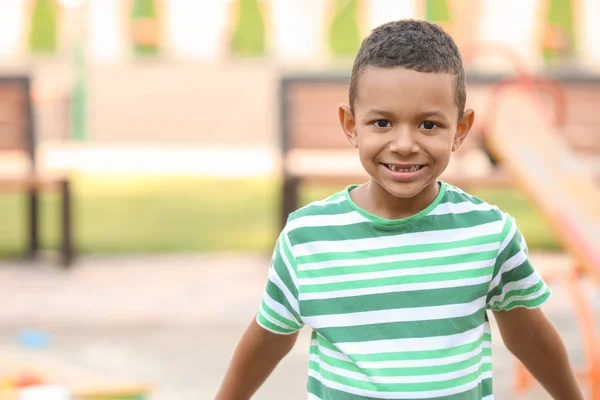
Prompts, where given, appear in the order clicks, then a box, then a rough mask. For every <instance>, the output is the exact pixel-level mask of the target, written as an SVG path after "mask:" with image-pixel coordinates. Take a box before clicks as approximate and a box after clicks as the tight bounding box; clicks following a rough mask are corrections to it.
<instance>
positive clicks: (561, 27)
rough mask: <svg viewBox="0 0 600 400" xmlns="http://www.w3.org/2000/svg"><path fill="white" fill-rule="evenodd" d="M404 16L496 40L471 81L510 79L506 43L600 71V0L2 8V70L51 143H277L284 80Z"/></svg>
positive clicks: (168, 1)
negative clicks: (17, 81) (20, 86)
mask: <svg viewBox="0 0 600 400" xmlns="http://www.w3.org/2000/svg"><path fill="white" fill-rule="evenodd" d="M400 18H423V19H428V20H431V21H434V22H437V23H439V24H441V25H442V26H444V27H445V28H446V29H447V30H448V31H450V32H451V33H452V34H453V36H454V37H455V38H456V40H457V42H458V43H459V46H460V47H461V49H463V51H464V52H465V54H466V53H468V52H470V51H471V49H472V48H473V46H474V45H477V44H478V43H484V44H485V45H484V46H483V47H481V48H483V49H484V50H486V51H485V52H480V53H477V54H479V55H475V56H474V57H472V58H471V57H469V65H468V67H469V69H470V70H477V71H478V72H484V73H499V72H500V73H510V72H511V71H512V70H514V65H512V64H510V63H508V62H506V58H505V57H500V56H499V55H498V54H499V52H498V51H496V52H495V53H494V51H492V50H494V49H502V48H503V47H502V46H504V48H506V47H508V48H510V49H511V51H513V52H514V53H516V54H517V55H518V57H519V58H520V59H521V60H522V61H521V62H522V63H523V66H524V67H525V68H527V69H529V70H531V71H533V72H540V71H568V72H570V73H578V74H600V41H598V40H597V39H596V40H595V38H598V37H600V3H599V2H598V1H597V0H504V1H497V0H403V1H398V0H2V1H0V73H13V72H15V71H18V72H20V73H22V72H24V71H25V72H26V73H29V74H31V76H33V77H34V83H35V99H36V105H37V107H36V112H37V117H38V119H39V123H38V126H39V132H38V133H39V135H40V136H41V137H42V138H43V139H48V140H53V139H65V138H70V139H73V140H90V139H93V140H96V141H109V142H111V141H117V142H137V141H140V140H147V141H155V142H161V141H175V142H177V141H181V142H188V141H199V142H201V143H204V144H213V143H227V142H229V141H231V142H235V143H237V144H256V143H258V144H265V143H269V142H270V141H272V138H273V137H274V132H273V131H274V126H273V124H274V121H273V119H274V117H273V116H272V115H265V113H267V112H268V110H270V109H271V108H272V105H273V101H274V98H273V96H274V93H275V86H274V85H275V80H274V77H275V76H276V75H277V73H278V72H279V71H282V70H289V69H295V70H316V71H322V70H330V69H335V70H340V69H341V70H347V68H348V66H349V63H350V62H351V60H352V56H353V54H354V52H355V51H356V49H357V48H358V46H359V45H360V40H361V38H362V37H364V36H365V35H367V34H368V33H369V31H370V30H371V29H372V28H374V27H375V26H378V25H380V24H382V23H384V22H387V21H390V20H395V19H400ZM490 44H494V45H493V46H492V45H490ZM242 88H243V89H242ZM207 105H210V110H209V109H208V108H207ZM249 105H250V106H249ZM115 110H118V113H117V112H115ZM173 116H176V118H174V117H173ZM232 116H235V118H232ZM238 121H245V125H246V126H252V127H253V128H254V130H255V131H254V132H253V134H252V136H251V137H250V138H249V137H241V138H240V136H239V135H238V134H237V132H238V131H239V127H238ZM216 132H218V134H216Z"/></svg>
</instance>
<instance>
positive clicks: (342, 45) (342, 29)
mask: <svg viewBox="0 0 600 400" xmlns="http://www.w3.org/2000/svg"><path fill="white" fill-rule="evenodd" d="M360 42H361V33H360V27H359V25H358V0H336V3H335V14H334V18H333V21H332V23H331V25H330V27H329V48H330V50H331V52H332V53H333V55H334V56H335V57H341V58H346V57H352V56H354V55H355V54H356V52H357V51H358V49H359V47H360Z"/></svg>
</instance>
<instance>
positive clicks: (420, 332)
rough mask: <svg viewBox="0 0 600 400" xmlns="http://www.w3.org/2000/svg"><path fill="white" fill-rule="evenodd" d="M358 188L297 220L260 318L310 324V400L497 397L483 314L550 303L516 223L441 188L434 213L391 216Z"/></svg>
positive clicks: (277, 327)
mask: <svg viewBox="0 0 600 400" xmlns="http://www.w3.org/2000/svg"><path fill="white" fill-rule="evenodd" d="M355 187H356V185H353V186H349V187H347V188H346V189H345V190H343V191H341V192H339V193H337V194H334V195H333V196H331V197H329V198H327V199H324V200H321V201H317V202H314V203H311V204H309V205H307V206H306V207H303V208H301V209H299V210H297V211H295V212H293V213H292V214H291V215H290V217H289V218H288V221H287V224H286V226H285V228H284V229H283V230H282V232H281V234H280V236H279V238H278V241H277V244H276V247H275V251H274V253H273V258H272V262H271V266H270V269H269V280H268V283H267V286H266V290H265V292H264V295H263V299H262V303H261V306H260V310H259V312H258V315H257V322H258V323H259V324H260V325H261V326H262V327H263V328H265V329H267V330H269V331H272V332H275V333H278V334H290V333H293V332H295V331H297V330H299V329H301V328H302V327H303V326H304V325H307V326H308V327H310V328H312V341H311V346H310V359H309V372H308V398H309V399H313V400H314V399H322V400H329V399H344V400H355V399H370V398H373V399H440V400H441V399H444V400H475V399H477V400H479V399H486V400H489V399H492V398H493V394H492V361H491V334H490V326H489V322H488V317H487V313H486V310H509V309H511V308H514V307H519V306H521V307H528V308H531V307H538V306H540V305H541V304H542V303H544V302H545V301H546V299H547V298H548V296H549V295H550V290H549V289H548V287H547V286H546V285H545V283H544V282H543V281H542V279H541V278H540V276H539V275H538V273H537V272H536V271H535V270H534V269H533V267H532V265H531V264H530V262H529V259H528V252H527V247H526V244H525V240H524V239H523V237H522V235H521V233H520V232H519V230H518V228H517V226H516V224H515V221H514V219H513V218H512V217H511V216H509V215H508V214H506V213H504V212H502V211H500V210H499V209H498V208H497V207H495V206H492V205H489V204H487V203H485V202H484V201H482V200H480V199H478V198H476V197H474V196H471V195H469V194H467V193H465V192H464V191H462V190H460V189H458V188H456V187H454V186H451V185H448V184H446V183H444V182H440V191H439V194H438V196H437V197H436V199H435V201H434V202H433V203H432V204H431V205H430V206H429V207H427V208H426V209H424V210H422V211H421V212H419V213H418V214H415V215H413V216H411V217H408V218H404V219H399V220H387V219H383V218H379V217H377V216H375V215H372V214H370V213H368V212H366V211H365V210H363V209H361V208H360V207H358V206H357V205H356V204H355V203H354V202H353V201H352V199H351V198H350V191H351V190H352V189H354V188H355Z"/></svg>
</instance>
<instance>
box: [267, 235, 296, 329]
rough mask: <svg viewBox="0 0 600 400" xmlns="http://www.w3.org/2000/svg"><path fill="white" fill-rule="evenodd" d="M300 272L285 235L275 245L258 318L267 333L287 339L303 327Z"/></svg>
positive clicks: (280, 236)
mask: <svg viewBox="0 0 600 400" xmlns="http://www.w3.org/2000/svg"><path fill="white" fill-rule="evenodd" d="M297 271H298V268H297V266H296V262H295V260H294V257H293V255H292V252H291V249H290V244H289V239H288V238H287V236H286V234H285V233H283V232H282V233H281V234H280V235H279V238H278V239H277V243H276V244H275V249H274V251H273V256H272V258H271V265H270V267H269V279H268V281H267V285H266V288H265V290H264V292H263V297H262V301H261V304H260V309H259V311H258V314H257V316H256V322H257V323H258V324H259V325H260V326H262V327H263V328H265V329H266V330H268V331H271V332H273V333H276V334H283V335H285V334H292V333H294V332H296V331H298V330H300V329H301V328H302V327H303V326H304V323H303V322H302V318H301V317H300V310H299V306H298V284H297V282H298V280H297Z"/></svg>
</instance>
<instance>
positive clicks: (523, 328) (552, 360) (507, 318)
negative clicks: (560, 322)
mask: <svg viewBox="0 0 600 400" xmlns="http://www.w3.org/2000/svg"><path fill="white" fill-rule="evenodd" d="M494 316H495V317H496V320H497V321H498V327H499V328H500V333H501V334H502V339H503V341H504V344H505V345H506V347H507V348H508V350H510V352H511V353H512V354H514V355H515V356H516V357H517V358H518V359H519V360H520V361H521V362H522V363H523V365H525V367H527V369H528V370H529V371H530V372H531V374H532V375H533V376H534V377H535V378H536V379H537V380H538V382H540V384H541V385H542V386H543V387H544V388H545V389H546V390H547V391H548V393H549V394H550V395H551V396H552V398H553V399H555V400H583V399H584V398H583V394H582V392H581V389H580V388H579V385H578V383H577V380H576V379H575V374H574V373H573V370H572V368H571V365H570V364H569V358H568V355H567V351H566V349H565V346H564V344H563V342H562V340H561V338H560V336H559V335H558V332H557V331H556V329H555V327H554V325H552V323H551V322H550V321H549V320H548V319H547V318H546V316H545V315H544V313H543V312H542V310H541V309H540V308H535V309H526V308H522V307H517V308H514V309H512V310H510V311H496V312H494Z"/></svg>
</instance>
